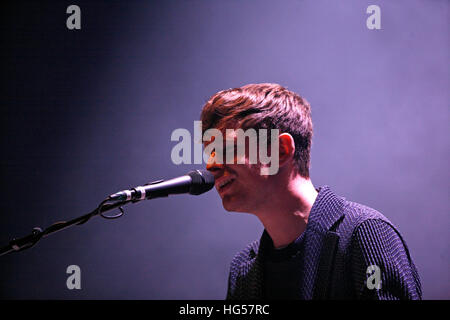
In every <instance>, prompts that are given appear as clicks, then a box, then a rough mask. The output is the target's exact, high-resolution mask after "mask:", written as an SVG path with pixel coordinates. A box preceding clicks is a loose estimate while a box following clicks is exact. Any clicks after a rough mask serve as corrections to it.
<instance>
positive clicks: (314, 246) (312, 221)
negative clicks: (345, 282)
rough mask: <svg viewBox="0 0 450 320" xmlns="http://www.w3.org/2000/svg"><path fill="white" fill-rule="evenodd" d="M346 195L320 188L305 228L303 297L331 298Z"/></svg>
mask: <svg viewBox="0 0 450 320" xmlns="http://www.w3.org/2000/svg"><path fill="white" fill-rule="evenodd" d="M344 202H345V200H344V198H340V197H337V196H336V195H335V194H334V193H333V192H332V191H331V190H330V189H329V187H328V186H324V187H321V188H320V189H319V194H318V195H317V198H316V201H315V202H314V205H313V207H312V208H311V212H310V214H309V218H308V224H307V226H306V230H305V232H306V233H305V251H304V268H303V270H302V283H301V285H300V288H301V289H300V290H301V296H302V297H303V298H304V299H307V300H309V299H326V298H328V292H329V283H330V280H331V273H332V269H333V262H334V257H335V254H336V250H337V245H338V242H339V236H338V234H337V233H336V232H335V230H336V227H337V225H338V223H339V222H340V221H341V219H342V217H343V215H344V210H343V207H344Z"/></svg>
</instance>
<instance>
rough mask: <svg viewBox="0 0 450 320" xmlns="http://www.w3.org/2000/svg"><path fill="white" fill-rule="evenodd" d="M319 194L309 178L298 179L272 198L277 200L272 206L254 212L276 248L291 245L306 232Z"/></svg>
mask: <svg viewBox="0 0 450 320" xmlns="http://www.w3.org/2000/svg"><path fill="white" fill-rule="evenodd" d="M317 194H318V193H317V191H316V189H315V188H314V186H313V184H312V182H311V180H310V179H305V178H302V177H300V176H297V177H295V178H294V179H291V180H289V182H288V183H287V188H286V189H282V190H280V192H278V193H277V195H276V197H274V198H273V199H271V200H274V199H276V200H275V201H270V202H271V203H270V205H268V206H265V208H264V209H263V210H261V211H260V212H258V213H255V215H256V216H257V217H258V218H259V220H260V221H261V222H262V224H263V225H264V228H265V229H266V231H267V232H268V234H269V235H270V237H271V238H272V240H273V244H274V247H275V248H280V247H283V246H286V245H288V244H290V243H291V242H293V241H295V240H296V239H297V238H298V237H299V236H300V235H301V234H302V233H303V231H305V229H306V224H307V223H308V218H309V213H310V211H311V208H312V206H313V204H314V201H315V200H316V198H317Z"/></svg>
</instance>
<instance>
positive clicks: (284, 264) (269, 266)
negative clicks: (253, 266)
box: [264, 232, 305, 300]
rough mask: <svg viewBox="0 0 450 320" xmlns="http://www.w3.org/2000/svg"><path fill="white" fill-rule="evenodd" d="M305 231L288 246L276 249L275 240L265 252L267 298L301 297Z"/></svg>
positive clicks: (265, 289)
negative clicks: (300, 287) (300, 286)
mask: <svg viewBox="0 0 450 320" xmlns="http://www.w3.org/2000/svg"><path fill="white" fill-rule="evenodd" d="M304 234H305V232H303V233H302V234H301V235H300V236H299V237H298V238H297V239H296V240H295V241H294V242H292V243H290V244H289V245H288V246H287V247H284V248H281V249H275V247H274V246H273V242H272V243H271V244H270V245H269V246H268V248H267V251H266V252H265V254H264V277H265V281H264V291H265V298H266V299H274V300H275V299H300V298H301V297H299V293H300V289H299V285H300V280H301V279H300V277H301V274H300V271H299V270H301V267H302V264H303V245H304V240H303V239H304Z"/></svg>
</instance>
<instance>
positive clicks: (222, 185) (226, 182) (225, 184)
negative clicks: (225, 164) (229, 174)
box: [217, 178, 234, 192]
mask: <svg viewBox="0 0 450 320" xmlns="http://www.w3.org/2000/svg"><path fill="white" fill-rule="evenodd" d="M233 181H234V178H225V179H223V180H221V181H219V182H218V183H217V190H218V191H220V192H222V191H225V190H227V189H228V188H229V187H230V186H231V184H232V183H233Z"/></svg>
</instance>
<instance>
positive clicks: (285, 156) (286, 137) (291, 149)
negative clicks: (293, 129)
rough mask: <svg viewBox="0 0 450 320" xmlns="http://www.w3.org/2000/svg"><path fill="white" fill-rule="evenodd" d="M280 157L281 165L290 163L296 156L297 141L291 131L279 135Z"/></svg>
mask: <svg viewBox="0 0 450 320" xmlns="http://www.w3.org/2000/svg"><path fill="white" fill-rule="evenodd" d="M278 143H279V150H280V157H279V163H280V167H281V166H283V165H285V164H286V163H288V162H289V161H291V160H292V159H293V158H294V153H295V141H294V138H293V137H292V136H291V135H290V134H289V133H282V134H280V135H279V137H278Z"/></svg>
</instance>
